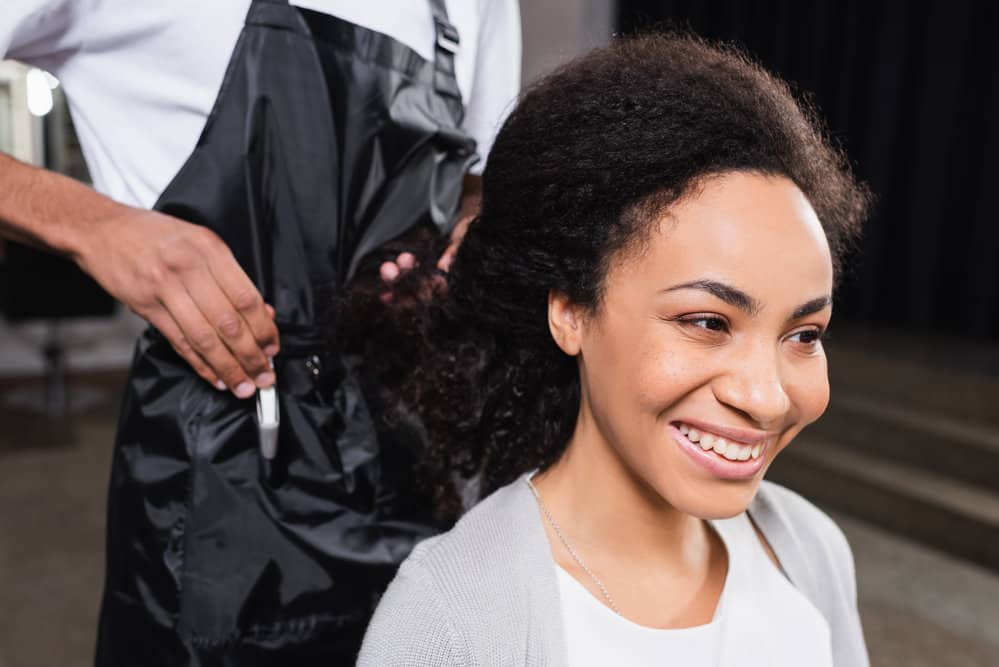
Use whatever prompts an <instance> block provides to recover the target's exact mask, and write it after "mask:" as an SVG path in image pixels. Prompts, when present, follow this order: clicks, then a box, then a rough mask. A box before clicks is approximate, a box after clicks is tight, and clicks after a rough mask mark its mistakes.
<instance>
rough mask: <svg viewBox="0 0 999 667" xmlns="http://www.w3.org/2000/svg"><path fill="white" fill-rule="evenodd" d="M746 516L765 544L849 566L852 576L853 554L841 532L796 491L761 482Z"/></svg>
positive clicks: (827, 516) (819, 510)
mask: <svg viewBox="0 0 999 667" xmlns="http://www.w3.org/2000/svg"><path fill="white" fill-rule="evenodd" d="M749 515H750V516H751V517H752V519H753V521H754V522H755V523H756V524H757V525H758V526H759V527H760V530H761V531H762V532H763V534H764V536H765V537H766V538H767V540H768V541H771V542H772V541H777V542H781V543H788V544H786V545H783V544H782V546H784V547H785V551H787V550H788V548H789V547H791V546H794V547H796V548H797V549H801V550H803V553H802V555H803V556H806V557H808V558H809V560H811V561H812V562H817V561H824V560H832V561H833V562H834V563H838V564H841V565H843V566H844V567H845V566H849V568H850V575H851V576H852V574H853V573H852V566H853V555H852V553H851V551H850V545H849V543H848V542H847V540H846V536H845V535H844V534H843V531H842V530H841V529H840V527H839V526H838V525H836V522H835V521H833V519H832V518H831V517H830V516H829V515H828V514H826V513H825V512H823V511H822V510H821V509H819V508H818V507H816V506H815V505H814V504H812V503H811V502H810V501H809V500H806V499H805V498H804V497H802V496H801V495H800V494H798V493H796V492H795V491H792V490H791V489H788V488H787V487H784V486H781V485H780V484H775V483H773V482H767V481H764V482H762V483H761V484H760V488H759V490H758V491H757V494H756V498H755V499H754V500H753V503H752V504H751V505H750V507H749ZM772 546H774V548H775V549H777V546H775V545H773V544H772ZM778 555H780V554H778ZM787 555H791V554H787Z"/></svg>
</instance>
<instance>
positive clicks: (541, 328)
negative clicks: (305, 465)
mask: <svg viewBox="0 0 999 667" xmlns="http://www.w3.org/2000/svg"><path fill="white" fill-rule="evenodd" d="M867 199H868V197H867V194H866V191H865V190H864V189H863V188H862V187H861V186H859V185H858V184H857V183H856V182H855V181H854V179H853V178H852V176H851V174H850V171H849V169H848V168H847V166H846V162H845V160H844V158H843V156H842V155H841V154H839V153H838V152H837V151H836V150H834V149H833V148H831V147H830V146H829V145H828V143H827V142H826V141H825V140H824V139H823V136H822V133H821V130H820V129H819V125H818V123H817V121H816V120H815V118H814V116H813V115H812V114H811V113H810V112H808V111H807V110H805V109H802V107H801V106H799V104H797V103H796V102H795V100H794V98H793V96H792V95H791V94H790V93H789V91H788V89H787V87H786V86H785V85H784V84H783V83H781V82H779V81H777V80H775V79H774V78H772V77H771V76H770V75H768V74H767V73H766V72H764V71H763V70H761V69H760V68H758V67H757V66H755V65H754V64H752V63H751V62H750V61H748V60H747V59H746V58H745V57H744V56H742V55H740V54H738V53H737V52H734V51H732V50H730V49H728V48H721V47H715V46H711V45H708V44H705V43H704V42H702V41H700V40H698V39H696V38H692V37H685V36H651V37H643V38H636V39H629V40H620V41H618V42H616V43H614V44H612V45H611V46H610V47H608V48H605V49H601V50H597V51H594V52H593V53H591V54H589V55H587V56H585V57H584V58H582V59H580V60H578V61H576V62H574V63H572V64H570V65H568V66H567V67H566V68H564V69H562V70H560V71H558V72H556V73H555V74H553V75H552V76H550V77H549V78H547V79H545V80H543V81H541V82H540V83H538V84H536V85H535V86H534V87H533V88H532V89H531V90H529V91H528V92H527V93H526V95H525V96H524V97H523V99H522V100H521V102H520V104H519V106H518V108H517V109H516V110H515V111H514V112H513V114H512V115H511V116H510V118H509V120H508V121H507V123H506V124H505V126H504V127H503V129H502V131H501V132H500V134H499V137H498V138H497V140H496V144H495V146H494V148H493V151H492V153H491V155H490V160H489V163H488V165H487V167H486V170H485V173H484V180H483V204H482V212H481V215H480V217H479V219H478V220H476V221H475V222H474V223H473V224H472V225H471V226H470V227H469V229H468V233H467V236H466V237H465V240H464V242H463V245H462V246H461V248H460V250H459V252H458V255H457V257H456V260H455V263H454V265H453V267H452V270H451V273H450V276H449V278H448V291H447V294H446V295H445V296H444V299H443V304H442V305H441V306H440V307H439V309H438V310H436V311H435V312H433V313H431V314H430V315H429V319H428V323H427V327H426V328H425V329H424V333H425V335H426V341H427V342H426V344H425V345H424V346H423V347H424V352H423V354H424V355H425V356H424V358H423V359H422V360H421V363H419V364H416V367H417V368H418V369H419V371H418V372H417V374H416V375H414V376H413V377H411V378H409V379H407V380H406V381H405V382H404V383H403V385H404V387H405V391H404V392H403V398H404V400H403V403H404V407H405V409H407V410H410V411H415V412H416V413H417V414H419V415H420V416H421V417H422V418H423V420H424V422H425V424H426V425H427V429H428V431H429V434H430V440H431V442H432V443H433V444H432V446H431V448H430V451H429V452H428V456H427V457H426V460H425V462H424V464H423V465H424V470H423V472H424V475H425V477H426V478H427V479H429V480H431V482H432V484H431V487H432V490H433V492H434V493H435V495H436V497H437V501H438V506H439V508H440V510H441V511H442V512H444V513H448V512H451V513H456V512H457V509H458V508H459V507H460V493H459V490H460V488H459V487H461V484H460V479H461V478H466V479H471V480H472V482H473V484H472V486H475V484H478V485H479V491H480V495H488V496H489V497H488V498H486V499H485V500H483V501H482V502H481V503H479V504H478V505H477V506H476V507H475V508H474V509H472V510H471V511H470V512H469V513H468V514H467V515H466V516H465V517H464V518H462V519H461V520H460V521H459V522H458V524H457V525H456V526H455V527H454V528H453V529H452V530H451V531H449V532H448V533H446V534H444V535H443V536H440V537H437V538H433V539H431V540H428V541H426V542H424V543H422V544H421V545H420V546H419V547H418V548H417V549H416V550H415V551H414V553H413V555H412V556H411V557H410V558H409V559H408V560H407V561H406V563H405V564H404V565H403V566H402V568H401V570H400V572H399V575H398V576H397V578H396V580H395V581H394V582H393V584H392V586H391V587H390V588H389V590H388V592H387V593H386V595H385V597H384V598H383V600H382V603H381V605H380V607H379V610H378V612H377V613H376V616H375V619H374V621H373V622H372V625H371V627H370V628H369V631H368V635H367V638H366V640H365V646H364V649H363V651H362V654H361V663H362V664H369V665H380V666H381V665H396V664H431V665H452V664H453V665H466V664H480V665H512V664H530V665H534V664H539V665H540V664H545V665H562V664H570V665H598V664H628V665H646V664H647V665H652V664H662V663H663V662H664V661H665V662H673V663H676V664H684V665H739V666H740V667H745V666H747V665H748V666H753V665H771V666H772V665H778V666H779V665H802V664H807V665H834V664H835V665H837V666H839V665H848V666H850V667H854V666H856V665H864V664H866V663H867V656H866V650H865V648H864V642H863V635H862V632H861V629H860V622H859V618H858V616H857V611H856V599H855V598H856V594H855V584H854V580H853V565H852V558H851V555H850V551H849V547H848V546H847V544H846V542H845V539H844V538H843V536H842V534H841V533H840V532H839V530H838V529H837V528H836V527H835V525H833V523H832V522H831V521H830V520H829V519H828V517H826V516H825V515H824V514H822V513H821V512H820V511H819V510H817V509H816V508H815V507H814V506H812V505H811V504H809V503H808V502H807V501H805V500H804V499H802V498H800V497H798V496H796V495H794V494H792V493H791V492H789V491H787V490H785V489H782V488H780V487H777V486H776V485H772V484H769V483H766V482H763V481H762V479H763V476H764V474H765V472H766V470H767V468H768V467H769V465H770V463H771V462H772V461H773V460H774V458H775V457H776V456H777V455H779V454H780V452H781V451H782V450H783V449H784V448H785V447H787V446H789V445H790V444H791V442H792V440H793V439H794V437H795V436H796V435H797V434H798V433H799V432H800V431H801V430H802V429H803V428H804V427H805V426H807V425H808V424H809V423H811V422H812V421H814V420H815V419H817V418H818V417H819V416H820V415H821V414H822V412H823V411H824V410H825V407H826V404H827V403H828V399H829V385H828V380H827V373H826V358H825V354H824V352H823V349H822V342H821V339H822V335H823V332H824V331H825V329H826V327H827V326H828V325H829V320H830V317H831V315H832V294H833V287H834V282H835V277H836V274H837V272H838V269H839V263H840V259H841V257H842V254H843V252H844V249H845V248H847V247H848V245H849V244H850V242H851V240H852V239H853V238H854V237H855V235H856V233H857V229H858V227H859V225H860V222H861V219H862V218H863V216H864V213H865V210H866V204H867ZM456 480H459V481H457V482H456ZM464 491H465V494H464V495H465V497H466V500H467V497H468V495H469V493H468V488H467V487H466V488H465V489H464Z"/></svg>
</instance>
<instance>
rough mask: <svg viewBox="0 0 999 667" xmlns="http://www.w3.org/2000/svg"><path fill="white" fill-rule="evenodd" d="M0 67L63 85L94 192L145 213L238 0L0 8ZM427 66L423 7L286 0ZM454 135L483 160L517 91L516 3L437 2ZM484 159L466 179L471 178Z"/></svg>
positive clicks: (185, 145) (235, 16)
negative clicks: (35, 71)
mask: <svg viewBox="0 0 999 667" xmlns="http://www.w3.org/2000/svg"><path fill="white" fill-rule="evenodd" d="M0 2H2V5H3V11H2V13H0V58H3V57H7V58H14V59H17V60H21V61H24V62H26V63H29V64H32V65H36V66H38V67H41V68H44V69H46V70H48V71H50V72H52V74H54V75H55V76H56V77H57V78H59V80H60V81H61V83H62V85H63V89H64V90H65V91H66V95H67V98H68V101H69V106H70V112H71V113H72V116H73V121H74V124H75V126H76V131H77V135H78V136H79V139H80V145H81V147H82V149H83V153H84V156H85V157H86V160H87V166H88V167H89V169H90V174H91V177H92V179H93V182H94V186H95V187H96V188H97V189H98V190H99V191H101V192H104V193H105V194H108V195H109V196H111V197H112V198H114V199H117V200H118V201H121V202H124V203H126V204H131V205H138V206H143V207H146V208H149V207H151V206H152V205H153V204H154V203H155V202H156V200H157V198H158V197H159V195H160V193H161V192H162V191H163V190H164V189H165V188H166V186H167V185H168V184H169V182H170V181H171V180H172V179H173V176H174V175H175V174H176V173H177V171H178V170H179V169H180V167H181V166H182V165H183V164H184V162H185V161H186V160H187V157H188V156H189V155H190V153H191V151H192V149H193V148H194V145H195V144H196V143H197V140H198V136H199V135H200V134H201V130H202V128H203V127H204V124H205V120H206V118H207V117H208V113H209V112H210V111H211V109H212V106H213V105H214V103H215V98H216V96H217V94H218V90H219V87H220V86H221V83H222V77H223V75H224V74H225V69H226V66H227V65H228V63H229V57H230V55H231V54H232V50H233V47H234V46H235V44H236V39H237V38H238V37H239V33H240V30H241V29H242V27H243V20H244V18H245V17H246V12H247V9H248V8H249V0H0ZM293 4H296V5H298V6H301V7H307V8H309V9H314V10H317V11H322V12H325V13H328V14H333V15H335V16H338V17H340V18H343V19H345V20H347V21H350V22H352V23H355V24H358V25H361V26H364V27H366V28H369V29H372V30H375V31H378V32H382V33H386V34H388V35H390V36H391V37H393V38H395V39H396V40H398V41H400V42H402V43H403V44H405V45H407V46H409V47H410V48H412V49H413V50H415V51H417V52H418V53H419V54H420V55H422V56H423V57H424V58H426V59H428V60H430V59H432V58H433V45H434V26H433V16H432V13H431V10H430V5H429V2H427V1H425V0H371V1H361V0H293ZM446 6H447V9H448V14H449V18H450V21H451V23H453V24H454V26H455V27H456V28H457V29H458V32H459V35H460V38H461V46H460V50H459V52H458V54H457V56H456V57H455V71H456V77H457V80H458V87H459V88H460V89H461V93H462V100H463V101H464V103H465V108H466V112H465V121H464V123H463V126H464V129H465V130H466V131H467V132H469V134H471V135H472V136H473V137H474V138H475V140H476V141H477V142H478V146H479V154H480V155H482V156H483V157H485V155H487V154H488V151H489V148H490V147H491V146H492V142H493V138H494V137H495V134H496V131H497V130H498V128H499V125H500V123H501V121H502V120H503V117H504V116H505V113H506V112H507V111H508V110H509V108H510V106H511V104H512V102H513V100H514V98H515V97H516V95H517V92H518V91H519V88H520V54H521V38H520V9H519V5H518V3H517V0H446ZM483 163H484V160H482V161H480V162H479V163H478V165H476V167H473V170H476V171H478V172H481V170H482V167H483Z"/></svg>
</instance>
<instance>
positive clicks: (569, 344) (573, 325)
mask: <svg viewBox="0 0 999 667" xmlns="http://www.w3.org/2000/svg"><path fill="white" fill-rule="evenodd" d="M548 330H549V331H551V334H552V338H553V339H555V343H556V345H558V346H559V347H560V348H562V351H563V352H565V353H566V354H568V355H569V356H572V357H574V356H576V355H577V354H579V351H580V348H581V346H582V335H583V327H582V312H581V310H580V309H579V307H578V306H576V305H575V304H574V303H572V302H571V301H570V300H569V297H568V296H567V295H565V294H563V293H561V292H556V291H555V290H551V291H549V292H548Z"/></svg>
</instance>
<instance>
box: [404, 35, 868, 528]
mask: <svg viewBox="0 0 999 667" xmlns="http://www.w3.org/2000/svg"><path fill="white" fill-rule="evenodd" d="M731 171H752V172H757V173H761V174H768V175H782V176H785V177H787V178H789V179H790V180H792V181H793V182H794V183H796V184H797V186H798V187H799V188H800V189H801V191H802V192H803V193H804V194H805V195H806V196H807V197H808V200H809V201H810V202H811V204H812V206H813V208H814V209H815V211H816V213H817V214H818V217H819V220H820V221H821V223H822V226H823V228H824V229H825V233H826V236H827V238H828V240H829V245H830V247H831V250H832V257H833V263H834V268H835V269H836V270H837V272H838V270H839V265H840V261H841V258H842V256H843V253H844V251H845V249H847V248H848V247H849V245H850V244H851V242H852V241H853V240H854V239H855V238H856V236H857V233H858V230H859V227H860V224H861V221H862V219H863V218H864V216H865V213H866V209H867V205H868V200H869V196H868V193H867V190H866V189H865V188H864V187H863V186H861V185H859V184H858V183H857V182H856V181H855V179H854V177H853V176H852V174H851V171H850V169H849V167H848V164H847V162H846V160H845V158H844V156H843V154H842V153H841V152H840V151H839V150H837V149H836V148H834V147H833V146H832V145H831V144H830V142H829V141H828V140H827V139H826V138H825V135H824V132H823V130H822V125H821V124H820V122H819V121H818V119H817V117H816V115H815V114H814V112H813V111H812V110H811V108H810V107H808V106H807V105H802V104H801V103H799V102H797V101H796V100H795V97H794V95H793V94H792V93H791V91H790V90H789V88H788V86H787V85H786V84H785V83H783V82H782V81H779V80H778V79H776V78H774V77H773V76H771V75H770V74H768V73H767V72H766V71H764V70H763V69H762V68H761V67H760V66H758V65H756V64H755V63H753V62H752V61H750V60H749V59H748V58H747V57H746V56H745V55H743V54H742V53H740V52H739V51H737V50H736V49H734V48H732V47H729V46H718V45H711V44H708V43H706V42H705V41H703V40H701V39H699V38H696V37H692V36H687V35H647V36H640V37H634V38H626V39H618V40H616V41H614V42H613V43H612V44H611V45H609V46H607V47H606V48H601V49H597V50H595V51H593V52H591V53H589V54H588V55H585V56H583V57H582V58H579V59H578V60H575V61H573V62H572V63H570V64H568V65H566V66H565V67H562V68H561V69H559V70H557V71H556V72H554V73H553V74H551V75H550V76H548V77H546V78H544V79H542V80H540V81H539V82H537V83H535V84H534V85H533V86H531V87H530V88H529V89H528V90H527V91H526V93H525V94H523V96H522V98H521V99H520V102H519V104H518V105H517V107H516V109H515V110H514V111H513V112H512V113H511V115H510V116H509V118H508V119H507V121H506V123H505V124H504V125H503V128H502V129H501V130H500V132H499V135H498V136H497V138H496V141H495V144H494V145H493V147H492V150H491V152H490V154H489V161H488V163H487V165H486V169H485V173H484V174H483V199H482V208H481V212H480V214H479V216H478V218H477V219H476V220H475V221H474V222H473V223H472V224H471V226H470V227H469V229H468V233H467V235H466V236H465V238H464V241H463V242H462V245H461V247H460V250H459V252H458V254H457V257H456V259H455V261H454V264H453V266H452V268H451V271H450V274H449V275H448V280H447V290H446V292H445V293H443V294H442V295H441V297H442V298H441V299H440V300H439V301H438V302H437V303H436V305H435V306H433V307H432V310H431V312H430V313H428V314H427V318H426V320H425V321H424V326H422V327H421V333H422V336H421V338H422V340H423V344H422V345H419V346H417V347H418V348H419V350H420V351H419V352H418V353H413V352H412V350H413V348H409V349H408V354H414V356H413V357H411V358H409V359H407V362H408V364H409V368H410V369H411V371H410V373H409V374H408V375H407V376H406V378H405V380H404V381H403V382H402V383H401V389H400V396H401V400H402V405H403V406H405V410H406V413H407V414H410V415H412V414H416V415H418V416H419V417H420V419H421V420H422V422H423V424H424V426H425V428H426V431H427V435H428V436H429V444H428V450H427V451H426V452H425V456H424V458H423V462H422V464H421V466H420V474H421V475H422V476H423V479H425V480H427V481H428V482H429V483H430V488H432V489H433V493H434V496H435V498H436V503H437V506H438V509H439V510H441V511H442V512H443V513H445V514H452V515H453V514H455V513H456V512H458V511H459V510H460V505H459V499H458V497H457V492H456V490H455V479H456V478H457V477H476V476H479V480H480V484H481V488H480V489H479V491H480V493H482V494H483V495H484V494H486V493H489V492H490V491H492V490H494V489H496V488H498V487H499V486H502V485H504V484H506V483H509V482H510V481H512V480H513V479H515V478H516V477H517V476H519V475H520V474H522V473H523V472H525V471H528V470H531V469H534V468H542V469H543V468H545V467H547V466H549V465H551V464H552V463H553V462H555V461H556V460H557V459H558V458H559V456H560V455H561V453H562V452H563V450H564V448H565V446H566V443H567V442H568V440H569V438H570V436H571V435H572V432H573V429H574V426H575V423H576V418H577V415H578V411H579V401H580V386H579V376H578V371H577V363H576V360H575V359H574V358H572V357H569V356H567V355H565V354H564V353H563V352H562V351H561V350H560V349H559V348H558V347H557V346H556V345H555V343H554V341H553V340H552V337H551V335H550V333H549V329H548V317H547V303H548V294H549V292H550V291H552V290H555V291H557V292H561V293H564V294H566V295H567V296H568V297H569V298H570V299H571V300H572V301H573V302H574V303H576V304H578V305H581V306H583V307H585V308H588V309H590V310H591V311H592V310H593V309H596V308H597V307H598V306H599V302H600V298H601V286H602V284H603V280H604V277H605V274H606V271H607V268H608V263H609V261H610V260H611V258H612V257H614V255H615V253H617V252H618V251H620V250H622V249H624V248H626V247H628V246H629V244H633V243H635V242H636V241H640V240H641V239H642V235H643V233H644V232H645V231H646V230H647V229H648V227H649V225H650V223H651V222H652V221H654V220H656V219H657V218H660V217H661V214H662V213H663V212H664V211H665V210H666V209H667V208H668V207H669V206H670V205H671V204H673V203H675V202H676V201H677V200H679V199H680V198H681V197H683V196H684V195H685V194H687V193H689V192H690V191H691V189H692V188H694V187H696V185H697V184H698V182H699V181H700V180H701V179H703V178H704V177H706V176H710V175H714V174H719V173H723V172H731Z"/></svg>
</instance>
